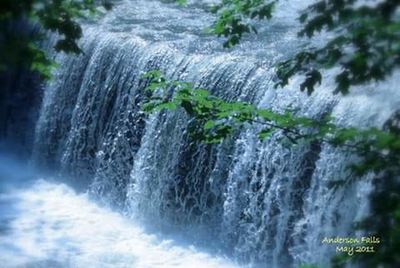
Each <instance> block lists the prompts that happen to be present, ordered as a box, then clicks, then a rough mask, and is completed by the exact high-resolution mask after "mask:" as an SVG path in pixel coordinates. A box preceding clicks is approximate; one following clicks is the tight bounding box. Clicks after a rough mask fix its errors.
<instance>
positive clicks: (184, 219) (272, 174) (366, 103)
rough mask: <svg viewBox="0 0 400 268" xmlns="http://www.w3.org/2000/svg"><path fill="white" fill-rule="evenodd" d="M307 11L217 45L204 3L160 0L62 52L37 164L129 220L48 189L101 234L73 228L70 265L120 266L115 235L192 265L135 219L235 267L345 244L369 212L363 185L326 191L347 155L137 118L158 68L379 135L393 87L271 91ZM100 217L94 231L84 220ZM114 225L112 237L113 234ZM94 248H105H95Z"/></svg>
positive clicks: (137, 1) (297, 5) (393, 100)
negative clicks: (209, 139) (221, 138)
mask: <svg viewBox="0 0 400 268" xmlns="http://www.w3.org/2000/svg"><path fill="white" fill-rule="evenodd" d="M192 2H193V1H192ZM307 3H308V1H299V0H296V1H295V0H293V1H281V2H280V7H279V9H278V10H280V13H278V14H277V16H275V18H274V19H273V21H271V23H268V24H266V26H265V27H264V28H263V29H261V31H260V34H259V35H257V36H255V35H252V36H250V37H246V38H245V40H243V42H242V43H241V44H240V45H239V46H238V47H236V48H234V49H232V50H223V49H222V48H221V42H222V41H221V39H217V38H215V37H214V36H205V35H204V34H203V30H204V28H205V27H206V26H208V25H209V22H210V21H211V20H212V17H211V16H212V15H210V14H209V13H206V12H204V10H202V7H201V4H198V5H197V6H196V7H195V8H193V9H192V8H189V9H184V8H177V6H176V5H174V4H166V3H161V2H160V1H150V0H149V1H147V0H121V1H119V4H118V5H117V6H116V7H115V9H114V10H113V11H111V12H109V13H107V15H106V16H105V17H103V19H102V20H101V21H99V22H96V23H93V24H88V25H85V27H84V37H83V39H82V41H81V44H82V48H83V50H84V51H85V54H82V55H80V56H79V57H76V56H65V55H58V56H57V60H58V62H59V63H60V67H59V68H58V69H57V73H56V75H55V78H54V80H53V81H52V83H51V84H50V85H48V87H47V88H46V91H45V97H44V100H43V106H42V109H41V114H40V120H39V121H38V123H37V127H36V137H35V138H36V141H35V145H34V156H33V158H34V161H35V163H36V164H37V165H39V166H43V167H45V168H49V169H53V170H56V171H57V172H58V171H61V173H63V174H67V175H70V176H71V177H73V178H76V179H77V180H76V181H79V182H81V181H85V182H86V183H87V184H88V185H90V191H91V193H93V195H94V196H96V197H97V198H98V199H100V200H102V201H103V202H104V203H106V204H109V205H115V206H116V207H119V208H120V209H121V210H123V211H124V212H125V213H126V214H127V215H128V216H129V217H131V221H132V223H127V222H126V221H125V220H123V219H121V218H120V217H119V216H116V214H113V213H111V212H109V211H107V210H101V209H99V208H96V209H95V210H97V211H98V212H99V213H94V214H93V213H91V212H90V209H87V208H88V207H91V206H93V205H90V203H88V201H87V198H86V197H84V196H77V195H75V194H73V192H71V191H70V190H65V191H64V190H63V191H61V190H56V189H59V188H57V187H61V188H63V187H64V188H65V186H49V185H47V186H46V187H47V189H48V190H49V191H50V193H51V192H52V190H51V189H54V190H56V192H57V191H59V192H60V191H61V192H66V194H65V195H64V196H63V199H66V200H70V199H69V198H72V197H73V198H72V200H71V201H68V202H66V203H71V204H76V205H77V204H78V205H77V206H75V207H74V209H76V210H77V211H72V207H70V209H71V210H68V211H69V212H68V213H67V214H66V215H67V217H66V218H67V219H70V221H69V224H71V225H72V226H75V227H74V228H76V230H81V231H82V230H85V228H87V229H88V230H87V231H88V232H89V234H93V233H92V228H93V229H96V228H98V231H97V232H96V234H97V233H98V234H100V235H96V236H94V235H89V236H87V235H85V234H83V233H80V232H76V234H77V237H75V238H74V239H77V240H76V241H78V242H77V244H79V245H80V246H81V247H80V249H81V250H83V249H86V251H85V250H83V251H82V252H84V254H83V255H80V256H86V257H82V258H80V257H76V258H73V260H74V261H76V262H79V261H81V262H82V263H83V264H84V262H85V261H89V260H90V261H91V260H97V261H99V263H100V259H101V262H103V263H106V264H109V265H110V266H112V267H115V266H117V265H119V263H118V261H121V260H123V259H124V258H123V257H121V256H125V255H124V252H125V251H123V250H122V249H119V250H122V251H118V250H117V251H116V252H114V253H115V254H116V256H119V257H114V258H111V257H110V259H108V258H107V257H104V256H109V255H108V254H109V253H110V252H109V251H110V249H109V248H110V247H111V248H113V246H114V244H115V245H117V244H118V243H116V242H115V243H114V242H113V243H109V242H110V241H114V240H113V239H114V237H116V238H119V237H125V239H133V242H135V241H137V240H139V241H141V242H143V243H145V245H147V246H148V248H149V252H150V255H152V254H153V253H154V254H155V255H156V256H157V257H158V255H160V259H163V257H162V256H164V257H165V258H166V259H167V260H170V258H172V259H175V257H174V256H176V255H177V253H176V252H177V251H178V252H179V251H180V250H181V251H182V252H184V253H182V254H183V255H184V256H186V257H187V258H186V257H185V258H181V259H182V260H187V262H188V263H187V265H189V263H190V264H191V265H193V264H195V265H197V264H196V263H197V260H199V258H200V257H199V256H198V253H195V252H193V251H191V250H187V249H183V248H179V247H178V248H175V247H169V248H168V247H167V248H164V246H161V248H160V250H161V251H162V250H164V249H165V251H162V252H163V254H161V253H160V254H159V252H158V251H157V250H155V249H156V248H158V247H159V246H157V243H161V245H163V243H162V241H156V240H152V241H153V242H151V239H150V238H148V237H147V236H145V235H144V237H145V238H140V237H141V236H140V235H139V238H140V239H136V238H138V236H137V234H141V231H137V232H136V231H134V230H138V229H137V227H134V226H132V224H134V223H135V222H137V221H138V218H140V220H141V222H142V221H143V222H147V223H149V226H152V227H154V228H156V229H157V228H158V227H160V229H162V230H165V229H167V230H168V231H170V229H175V230H174V231H179V232H181V233H184V234H188V235H189V237H190V238H194V239H193V242H194V243H195V242H196V243H200V244H207V245H212V244H214V245H215V244H218V243H219V244H220V245H221V248H223V250H222V251H223V252H226V253H227V254H230V256H231V257H232V258H236V259H237V260H239V261H241V262H242V263H251V264H254V265H259V266H260V267H263V268H264V267H266V266H271V267H279V268H281V267H282V268H286V267H297V266H298V265H299V264H301V263H318V264H321V265H324V266H327V265H328V263H329V260H330V257H331V256H332V255H333V254H334V252H333V251H334V250H333V249H332V247H324V246H322V245H321V238H322V237H325V236H340V235H341V236H353V235H354V230H353V228H352V224H353V222H354V221H356V220H360V219H361V218H362V217H363V216H365V215H366V213H367V210H368V193H369V191H370V185H369V182H368V180H365V181H364V182H357V183H354V184H351V185H347V186H346V187H343V188H341V189H339V190H338V191H336V192H335V191H334V190H333V189H331V188H330V187H329V183H330V182H332V181H336V180H340V179H342V178H344V177H345V176H346V175H347V171H346V165H347V163H348V162H349V161H350V160H351V157H350V156H348V155H346V154H344V153H343V152H340V151H339V150H337V149H335V148H332V147H331V146H329V145H328V144H324V143H322V144H317V145H315V146H313V147H308V146H298V147H295V148H293V147H292V148H287V147H285V146H282V144H281V143H280V142H278V141H277V140H278V138H279V135H280V133H275V134H274V136H273V137H272V138H271V139H269V140H266V141H264V142H260V141H259V140H258V139H257V135H256V133H257V131H256V130H257V129H256V128H257V126H255V127H251V128H249V129H247V130H245V131H243V132H241V133H239V134H238V135H237V137H236V138H235V139H232V140H227V141H225V142H224V143H223V144H220V145H217V146H212V147H211V146H210V147H207V146H204V145H201V144H198V143H195V142H193V141H192V140H190V139H189V138H188V135H187V129H188V124H189V120H188V117H187V116H186V115H185V114H184V113H183V112H181V111H178V112H176V113H160V114H155V115H152V116H150V117H147V116H145V115H144V114H143V113H141V112H140V107H141V104H142V102H143V89H144V86H145V85H144V83H143V81H142V80H141V79H140V78H141V75H142V74H143V72H146V71H149V70H153V69H161V70H162V71H163V72H164V73H165V74H166V75H167V76H168V77H172V78H173V79H180V80H185V81H191V82H194V83H195V84H196V85H198V86H201V87H204V88H207V89H209V90H211V91H212V93H213V94H216V95H218V96H221V97H223V98H225V99H228V100H232V99H236V100H243V101H248V102H252V103H254V104H255V105H258V106H259V107H263V108H270V109H273V110H276V111H282V110H284V109H285V108H297V109H299V114H301V115H304V116H307V117H312V118H319V117H320V116H321V115H323V114H326V113H332V115H333V116H334V117H335V118H336V122H337V123H339V124H342V125H346V126H356V127H366V126H378V127H379V126H381V125H382V124H383V122H384V121H385V120H386V119H388V118H389V116H390V114H392V113H393V111H395V110H396V109H397V107H399V104H400V95H399V93H398V90H397V85H398V80H396V79H392V80H390V81H389V82H387V83H386V84H384V85H382V84H376V85H371V86H370V87H369V88H365V87H360V88H357V89H355V90H354V91H352V93H351V94H350V95H349V96H346V97H340V98H339V97H337V96H333V95H332V94H331V93H332V91H333V88H334V83H333V81H332V74H331V73H329V72H328V73H324V83H323V85H321V86H320V87H318V88H317V90H316V92H315V94H313V95H312V96H311V97H308V96H306V94H304V93H301V92H300V91H299V87H298V85H299V81H298V79H297V78H294V79H293V80H292V81H290V85H289V86H288V87H286V88H284V89H278V90H275V89H273V85H274V79H275V77H274V74H275V72H274V64H275V63H276V62H277V61H279V60H280V59H282V58H285V57H288V56H290V54H293V53H295V52H296V49H297V45H298V44H299V43H301V42H303V41H304V40H298V38H297V35H296V31H297V30H296V29H297V28H298V24H297V22H296V20H295V17H296V14H297V13H296V12H297V11H298V9H301V8H302V7H305V6H306V5H307ZM70 176H67V177H70ZM43 185H46V183H44V184H43V183H41V184H39V186H35V187H36V188H34V190H33V192H32V191H31V190H29V191H28V192H30V193H31V194H36V192H42V194H43V195H41V198H47V196H51V194H49V193H48V192H46V191H44V192H43V191H42V190H43V189H42V188H41V187H44V186H43ZM46 187H44V188H46ZM52 187H53V188H52ZM22 193H23V192H21V194H22ZM21 194H16V195H17V196H20V195H21ZM77 200H80V201H79V202H78V201H77ZM75 201H77V203H76V202H75ZM44 203H46V202H44ZM49 204H53V202H51V203H49ZM25 205H26V206H27V207H28V208H27V209H26V210H27V211H25V213H26V214H27V215H31V214H32V213H34V212H33V211H34V207H31V206H32V204H31V202H28V203H27V204H25ZM64 205H65V206H66V207H68V206H69V205H70V204H64ZM82 209H83V212H81V213H80V212H79V210H82ZM50 211H52V210H50ZM61 211H62V210H61ZM84 212H88V213H87V214H85V213H84ZM89 212H90V213H89ZM69 213H72V214H69ZM23 214H24V213H21V214H18V215H19V216H21V217H25V215H23ZM101 215H103V216H101ZM112 215H113V216H112ZM53 216H54V215H53V214H52V213H49V215H47V214H46V215H43V219H42V220H44V221H45V222H47V221H51V219H54V217H53ZM52 217H53V218H52ZM98 217H99V218H100V219H101V220H100V222H101V223H99V224H97V225H90V224H88V223H87V222H88V221H90V220H91V219H92V218H98ZM72 218H74V220H73V221H72V220H71V219H72ZM117 219H118V220H117ZM114 221H115V222H118V224H116V225H117V226H118V227H119V228H121V229H119V230H120V231H115V230H116V228H112V227H109V223H108V222H114ZM75 222H77V223H78V224H77V225H75ZM85 226H86V227H85ZM81 228H83V229H81ZM21 230H22V229H21ZM58 232H60V231H57V233H58ZM32 233H34V231H32ZM61 233H63V232H61ZM78 234H79V235H78ZM205 235H208V236H209V237H207V236H205ZM79 236H82V237H79ZM27 237H28V238H29V236H28V234H27ZM132 237H133V238H132ZM199 240H200V242H199ZM204 240H205V241H204ZM129 241H130V240H129ZM146 241H147V242H146ZM133 242H132V241H131V242H129V243H133ZM129 243H128V244H129ZM135 243H136V242H135ZM135 243H133V244H135ZM94 244H96V245H97V244H99V245H106V246H105V247H101V246H100V249H98V248H97V247H94V246H93V245H94ZM109 244H112V245H109ZM129 245H130V244H129ZM91 246H93V248H91ZM147 246H145V248H146V247H147ZM35 248H36V247H35ZM39 248H40V247H39ZM153 250H155V251H153ZM62 252H64V251H62ZM152 252H153V253H152ZM164 253H165V254H164ZM186 253H187V255H186ZM85 254H86V255H85ZM103 254H104V255H103ZM118 254H121V255H118ZM67 255H68V254H67ZM166 255H168V256H166ZM178 255H179V254H178ZM63 256H64V255H63ZM113 256H114V255H113ZM128 256H131V257H132V259H135V258H134V257H135V256H136V255H135V254H134V255H133V256H132V255H128ZM146 256H147V255H146V253H145V252H141V253H138V254H137V260H140V259H142V260H143V261H144V262H146V261H145V260H147V259H148V258H147V257H146ZM100 257H101V258H100ZM129 258H130V257H128V259H129ZM150 259H151V258H150ZM200 259H201V258H200ZM137 260H136V259H135V261H137ZM206 260H207V261H210V262H211V264H208V263H206V264H204V267H210V266H212V263H213V262H214V260H212V261H211V260H210V259H209V258H206ZM216 261H217V260H216ZM217 262H218V261H217ZM99 263H96V265H100V264H99ZM111 263H113V264H111ZM79 264H80V263H79ZM83 264H82V265H83ZM139 264H140V262H139ZM139 264H135V265H139ZM144 265H145V264H144ZM163 265H164V266H162V267H168V266H165V265H168V264H163ZM171 265H174V266H179V265H185V264H184V263H173V264H171ZM202 265H203V264H202ZM215 265H217V266H218V265H219V264H215ZM135 267H136V266H135ZM188 267H190V266H188ZM218 267H221V266H218Z"/></svg>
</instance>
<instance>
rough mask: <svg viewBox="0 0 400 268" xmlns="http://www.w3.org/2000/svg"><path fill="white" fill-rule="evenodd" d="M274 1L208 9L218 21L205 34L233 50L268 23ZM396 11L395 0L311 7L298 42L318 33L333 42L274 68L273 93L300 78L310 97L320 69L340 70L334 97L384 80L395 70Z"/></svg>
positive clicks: (233, 1) (325, 2)
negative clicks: (257, 24) (257, 23)
mask: <svg viewBox="0 0 400 268" xmlns="http://www.w3.org/2000/svg"><path fill="white" fill-rule="evenodd" d="M276 1H277V0H276ZM276 1H273V0H222V1H221V3H220V4H219V5H216V6H214V7H213V8H212V9H211V11H212V12H215V13H216V14H217V15H218V18H217V20H216V21H215V22H214V24H213V25H212V27H211V30H210V31H209V32H210V33H213V34H215V35H217V36H224V37H225V38H226V41H225V42H224V46H225V47H231V46H234V45H236V44H238V43H239V42H240V40H241V39H242V37H243V35H244V34H246V33H257V30H256V27H255V26H254V23H253V22H254V19H257V20H263V19H270V18H271V17H272V12H273V8H274V6H275V4H276ZM399 6H400V2H399V1H397V0H384V1H379V2H377V3H368V2H366V1H362V0H319V1H317V2H316V3H314V4H312V5H310V6H309V7H308V8H307V9H305V10H304V11H303V12H302V13H301V15H300V17H299V20H300V22H301V24H302V29H301V30H300V31H299V33H298V35H299V37H308V38H312V37H313V36H315V35H316V34H317V33H320V32H323V31H329V32H332V33H333V37H332V38H328V37H326V38H325V39H326V41H323V42H322V44H321V45H319V46H318V47H309V48H307V49H303V50H302V51H300V52H299V53H298V54H296V55H295V56H294V57H293V58H290V59H288V60H286V61H283V62H281V63H279V64H278V65H277V67H278V68H277V77H278V82H277V83H276V87H278V86H285V85H287V84H288V82H289V79H290V78H291V77H292V76H294V75H296V74H303V75H304V77H305V78H304V81H303V83H302V84H301V86H300V89H301V90H302V91H305V90H306V91H307V93H308V94H311V93H312V92H313V91H314V88H315V86H316V85H317V84H320V83H321V80H322V75H321V69H324V68H332V67H334V66H336V67H340V71H339V72H338V73H337V74H336V76H335V80H336V89H335V93H338V92H340V93H342V94H347V93H348V92H349V88H350V87H351V86H354V85H362V84H364V83H367V82H370V81H373V80H375V81H381V80H384V79H385V78H386V77H387V76H389V75H390V74H391V73H392V71H393V70H394V69H395V68H396V67H398V66H399V64H400V17H399V16H398V14H396V10H397V9H398V8H399Z"/></svg>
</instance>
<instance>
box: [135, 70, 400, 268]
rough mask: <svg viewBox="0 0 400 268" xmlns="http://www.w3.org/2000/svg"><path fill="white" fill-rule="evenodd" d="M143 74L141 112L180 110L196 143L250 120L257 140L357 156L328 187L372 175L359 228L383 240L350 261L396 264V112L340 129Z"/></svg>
mask: <svg viewBox="0 0 400 268" xmlns="http://www.w3.org/2000/svg"><path fill="white" fill-rule="evenodd" d="M144 78H146V79H148V86H147V90H148V91H149V92H150V93H151V96H149V98H148V100H147V102H146V103H145V105H144V107H143V110H144V111H145V112H148V113H151V112H155V111H162V110H175V109H178V108H181V109H183V110H184V111H185V112H186V113H187V114H188V115H189V116H190V117H191V118H192V119H193V120H194V123H193V124H191V126H190V129H189V131H190V134H191V136H192V137H193V138H194V139H197V140H200V141H202V142H205V143H219V142H221V141H222V140H223V139H225V138H227V137H228V136H230V135H232V134H234V132H235V131H237V130H238V129H241V128H243V127H246V126H248V125H249V124H256V125H258V126H259V128H258V129H259V131H258V137H259V138H260V140H264V139H267V138H269V137H271V136H272V135H274V133H277V132H279V133H280V134H281V135H278V136H282V137H284V138H285V139H287V140H288V141H290V142H291V143H294V144H297V143H309V142H311V141H315V140H318V141H320V142H326V143H329V144H331V145H333V146H335V147H338V148H342V149H344V150H345V151H346V152H349V153H353V154H355V155H357V156H358V157H359V161H358V162H356V163H354V164H352V165H350V166H349V167H350V170H351V172H352V175H353V176H351V177H350V179H345V180H341V181H336V182H335V184H332V186H340V185H343V184H346V183H349V182H351V181H352V180H355V179H358V178H361V176H363V175H365V174H367V173H370V172H373V174H375V176H376V178H375V180H374V183H375V186H376V190H375V192H374V194H373V195H372V197H371V198H372V202H371V204H372V211H373V212H374V213H372V215H371V216H369V217H368V218H366V219H365V221H363V222H361V223H360V225H359V228H362V229H363V230H366V231H369V232H371V233H375V234H378V236H379V237H380V238H381V239H382V242H383V243H382V244H380V248H379V251H378V252H377V253H376V254H374V255H362V256H361V255H359V256H356V257H357V258H354V259H353V260H354V261H358V262H361V263H363V264H365V265H368V267H377V266H379V265H380V264H385V265H386V264H388V265H391V264H394V263H400V260H399V259H398V258H399V256H398V255H396V254H397V252H398V250H399V249H400V245H399V241H400V240H399V238H400V237H399V235H400V232H399V230H400V217H399V215H400V196H399V192H400V182H399V174H400V125H399V122H400V112H399V114H398V115H397V117H393V118H392V119H391V120H389V121H388V122H387V123H386V125H385V128H384V129H383V130H379V129H377V128H368V129H357V128H344V127H339V126H337V125H335V124H334V123H332V119H333V118H331V117H330V116H325V117H323V118H322V119H319V120H315V119H310V118H306V117H301V116H296V115H294V113H295V111H286V112H284V113H277V112H274V111H272V110H270V109H259V108H257V107H255V106H254V105H251V104H248V103H243V102H227V101H224V100H222V99H221V98H218V97H215V96H212V95H210V94H209V93H208V91H207V90H205V89H201V88H199V89H197V88H195V87H194V86H193V84H191V83H188V82H181V81H174V80H167V79H165V78H164V77H163V76H162V74H161V72H160V71H151V72H148V73H146V74H145V76H144ZM347 260H348V258H344V259H343V258H340V257H338V258H335V259H334V266H335V267H341V266H342V265H343V264H345V263H346V261H347ZM370 265H372V266H370ZM389 267H390V266H389Z"/></svg>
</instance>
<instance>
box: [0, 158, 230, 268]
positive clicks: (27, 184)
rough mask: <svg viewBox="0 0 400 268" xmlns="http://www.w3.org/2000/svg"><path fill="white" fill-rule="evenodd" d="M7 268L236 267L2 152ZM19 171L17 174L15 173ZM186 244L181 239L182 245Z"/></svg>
mask: <svg viewBox="0 0 400 268" xmlns="http://www.w3.org/2000/svg"><path fill="white" fill-rule="evenodd" d="M0 160H2V164H1V165H0V179H1V182H2V183H1V184H0V189H1V190H0V267H2V268H17V267H26V268H88V267H93V268H94V267H96V268H114V267H115V268H132V267H135V268H157V267H163V268H164V267H165V268H169V267H170V268H172V267H181V268H200V267H210V268H234V267H238V266H236V265H235V264H234V263H233V262H231V261H229V260H228V259H225V258H222V257H221V258H219V257H215V256H212V255H211V254H210V253H206V252H202V251H199V250H198V249H196V248H195V247H194V246H191V245H188V244H186V245H180V244H179V243H178V242H176V241H174V240H171V239H162V238H160V236H159V235H155V234H151V233H148V232H146V231H145V230H143V228H142V227H140V226H139V225H138V224H136V223H135V221H134V220H132V219H131V220H128V219H127V218H125V217H123V216H121V215H120V214H118V213H115V212H113V211H111V210H110V209H106V208H102V207H99V206H98V205H96V204H95V203H94V202H93V201H90V200H89V198H88V196H87V194H77V193H76V192H75V191H74V190H73V189H72V188H70V187H68V186H67V185H65V184H62V183H57V182H54V181H52V182H51V181H48V180H45V179H34V176H35V175H34V174H33V173H29V172H27V171H25V172H21V168H22V169H26V167H24V166H19V165H17V164H16V163H15V162H11V161H9V160H8V159H7V157H5V156H1V157H0ZM16 173H18V174H16ZM181 244H182V243H181Z"/></svg>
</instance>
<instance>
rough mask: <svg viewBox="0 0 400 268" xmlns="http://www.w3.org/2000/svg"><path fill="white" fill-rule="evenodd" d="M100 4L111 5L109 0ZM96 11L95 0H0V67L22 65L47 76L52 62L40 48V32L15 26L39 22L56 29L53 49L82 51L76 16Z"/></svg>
mask: <svg viewBox="0 0 400 268" xmlns="http://www.w3.org/2000/svg"><path fill="white" fill-rule="evenodd" d="M102 4H103V6H104V7H105V8H107V9H109V8H111V3H110V2H109V1H103V3H102ZM96 13H97V3H96V2H95V0H19V1H15V0H3V1H1V3H0V30H1V31H0V40H1V41H2V42H1V45H0V56H1V58H2V62H1V63H0V71H6V70H8V69H10V68H15V67H23V68H28V69H31V70H33V71H36V72H38V73H39V74H41V75H42V77H43V78H49V77H50V70H51V68H52V67H54V63H53V62H52V61H51V60H49V59H48V58H47V57H46V55H45V53H44V52H43V51H42V50H41V49H39V47H38V44H39V42H40V41H41V39H43V37H44V36H43V35H42V34H39V33H32V31H31V32H29V31H28V32H26V31H24V30H23V29H22V30H21V29H19V30H16V28H18V26H17V25H19V24H21V23H23V24H25V25H26V26H25V28H32V27H33V25H40V27H42V29H44V30H49V31H52V32H57V33H58V36H59V39H58V40H57V41H56V44H55V49H56V51H58V52H60V51H63V52H66V53H76V54H79V53H81V52H82V50H81V49H80V47H79V45H78V44H77V42H78V40H79V39H80V38H81V37H82V28H81V26H80V24H79V23H78V20H79V19H82V18H85V17H87V16H90V15H94V14H96Z"/></svg>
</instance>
